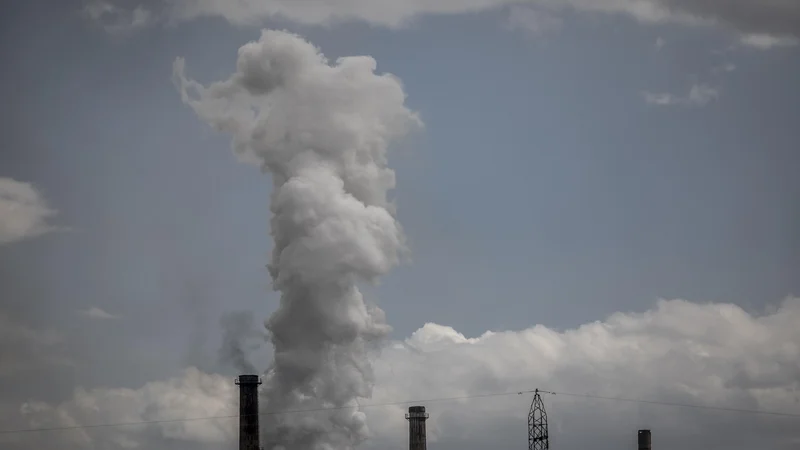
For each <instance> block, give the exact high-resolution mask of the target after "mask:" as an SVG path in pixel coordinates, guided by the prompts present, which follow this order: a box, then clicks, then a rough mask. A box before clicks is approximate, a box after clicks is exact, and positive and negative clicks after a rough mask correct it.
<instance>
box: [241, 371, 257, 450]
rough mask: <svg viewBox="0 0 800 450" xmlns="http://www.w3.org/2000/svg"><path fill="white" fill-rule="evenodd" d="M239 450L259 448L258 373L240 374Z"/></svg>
mask: <svg viewBox="0 0 800 450" xmlns="http://www.w3.org/2000/svg"><path fill="white" fill-rule="evenodd" d="M236 384H237V385H239V450H259V437H258V385H260V384H261V379H260V378H259V377H258V375H239V378H238V379H237V380H236Z"/></svg>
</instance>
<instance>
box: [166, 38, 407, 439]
mask: <svg viewBox="0 0 800 450" xmlns="http://www.w3.org/2000/svg"><path fill="white" fill-rule="evenodd" d="M236 68H237V71H236V72H235V73H234V74H233V75H231V76H230V77H229V78H228V79H227V80H224V81H221V82H216V83H213V84H211V85H209V86H207V87H206V86H202V85H200V84H199V83H197V82H195V81H193V80H190V79H188V78H187V77H186V76H185V75H184V62H183V60H182V59H178V60H177V61H176V62H175V66H174V71H175V80H176V83H177V84H178V86H179V88H180V91H181V94H182V97H183V100H184V102H186V103H187V104H189V105H190V106H192V108H193V109H194V110H195V112H196V113H197V114H198V116H199V117H201V118H202V119H203V120H205V121H206V122H208V123H209V124H211V125H212V126H214V127H215V128H216V129H218V130H220V131H223V132H226V133H230V134H231V135H232V136H233V147H234V150H235V152H236V153H237V154H238V155H239V156H240V157H241V158H242V159H243V160H245V161H248V162H253V163H256V164H258V165H259V166H260V167H261V168H262V170H264V171H268V172H269V173H270V174H271V176H272V180H273V183H274V189H273V193H272V199H271V201H272V202H271V211H272V221H271V226H272V236H273V238H274V241H275V242H274V244H275V245H274V249H273V253H272V261H271V263H270V265H269V271H270V275H271V276H272V279H273V284H274V287H275V289H277V290H279V291H280V292H281V303H280V307H279V309H278V310H277V311H276V312H275V314H273V316H272V317H270V319H269V320H268V321H267V328H268V330H269V332H270V339H271V341H272V344H273V345H274V347H275V352H274V363H273V366H272V368H271V369H270V370H269V371H268V373H267V377H266V380H265V389H264V392H265V394H264V396H265V400H266V401H265V402H263V404H265V405H266V408H268V409H269V410H293V409H307V408H318V407H341V406H351V405H352V406H355V405H356V399H357V398H359V397H370V395H371V392H372V385H373V374H372V369H371V366H370V363H369V359H368V358H367V353H366V352H367V351H368V350H369V348H370V346H371V345H372V344H374V343H375V342H376V341H379V340H380V339H382V338H384V337H385V336H386V334H387V332H388V331H389V330H390V328H389V327H388V325H386V324H385V323H384V318H383V312H382V311H381V310H380V309H378V308H377V307H375V306H368V305H367V304H366V303H365V301H364V299H363V298H362V295H361V292H360V291H359V289H358V287H357V283H358V282H360V281H372V280H374V279H376V277H378V276H380V275H382V274H385V273H386V272H387V271H389V270H390V269H391V268H392V266H394V265H395V264H397V263H398V261H399V258H400V257H401V256H402V253H403V252H404V250H405V245H404V239H403V233H402V230H401V228H400V226H399V224H398V223H397V221H396V220H395V218H394V217H393V208H392V205H391V203H390V202H389V201H388V200H387V192H388V191H389V190H390V189H392V188H393V187H394V184H395V178H394V172H393V171H392V170H391V169H389V168H388V167H387V155H386V152H387V146H388V144H389V142H390V141H391V140H392V139H393V138H397V137H400V136H402V135H404V134H405V133H407V132H408V131H410V130H411V129H412V128H414V127H415V126H418V125H421V122H420V120H419V119H418V117H417V116H416V115H415V114H414V113H413V112H411V111H410V110H409V109H407V108H406V107H405V105H404V102H405V94H404V92H403V88H402V85H401V83H400V82H399V80H398V79H397V78H395V77H393V76H391V75H378V74H376V73H375V69H376V63H375V60H374V59H372V58H370V57H348V58H341V59H339V60H337V61H336V63H335V64H333V65H331V64H329V63H328V61H327V60H326V58H325V57H324V56H323V55H322V54H321V53H320V52H319V51H318V49H317V48H315V47H314V46H313V45H312V44H310V43H308V42H306V41H305V40H303V39H302V38H300V37H299V36H296V35H293V34H289V33H287V32H279V31H264V32H263V33H262V35H261V38H260V39H259V40H258V41H257V42H250V43H248V44H246V45H244V46H243V47H241V48H240V49H239V57H238V61H237V64H236ZM265 419H266V420H265V421H264V422H266V423H265V424H264V430H263V431H264V436H263V438H262V440H263V441H264V443H265V445H266V448H268V449H273V448H274V449H299V448H303V449H332V448H337V449H349V448H353V447H354V446H356V445H358V443H359V442H361V441H362V440H363V439H364V438H365V437H366V436H367V434H368V430H367V427H366V424H365V422H364V415H363V413H361V412H359V411H358V409H357V408H346V409H337V410H331V411H330V412H329V413H328V412H326V413H323V414H317V415H313V416H310V415H302V416H301V415H284V416H274V415H268V416H265Z"/></svg>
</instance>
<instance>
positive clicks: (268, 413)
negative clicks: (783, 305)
mask: <svg viewBox="0 0 800 450" xmlns="http://www.w3.org/2000/svg"><path fill="white" fill-rule="evenodd" d="M534 392H535V390H534V389H531V390H526V391H514V392H496V393H489V394H475V395H462V396H458V397H439V398H427V399H420V400H404V401H395V402H385V403H370V404H366V405H353V406H330V407H322V408H308V409H294V410H283V411H266V412H263V413H259V414H258V415H259V416H274V415H281V414H301V413H312V412H321V411H335V410H341V409H349V408H360V409H363V408H375V407H380V406H398V405H407V404H411V403H435V402H447V401H455V400H471V399H476V398H489V397H504V396H510V395H523V394H531V393H534ZM539 393H542V394H551V395H563V396H567V397H579V398H591V399H597V400H609V401H619V402H629V403H644V404H650V405H659V406H673V407H680V408H694V409H702V410H708V411H720V412H736V413H744V414H761V415H769V416H777V417H787V418H800V414H797V413H787V412H778V411H766V410H760V409H740V408H726V407H721V406H706V405H696V404H689V403H675V402H664V401H657V400H644V399H635V398H624V397H606V396H602V395H592V394H576V393H572V392H560V391H545V390H541V389H539ZM239 417H240V415H239V414H234V415H228V416H206V417H192V418H186V419H168V420H147V421H139V422H117V423H105V424H94V425H75V426H69V427H51V428H28V429H17V430H0V434H16V433H34V432H45V431H67V430H78V429H88V428H109V427H123V426H134V425H155V424H164V423H181V422H196V421H200V420H222V419H236V418H239Z"/></svg>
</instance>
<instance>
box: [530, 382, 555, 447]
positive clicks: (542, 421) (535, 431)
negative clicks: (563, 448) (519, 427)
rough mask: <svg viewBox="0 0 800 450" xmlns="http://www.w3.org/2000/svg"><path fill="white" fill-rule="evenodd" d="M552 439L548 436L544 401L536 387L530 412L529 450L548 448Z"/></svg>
mask: <svg viewBox="0 0 800 450" xmlns="http://www.w3.org/2000/svg"><path fill="white" fill-rule="evenodd" d="M549 448H550V440H549V438H548V436H547V412H546V411H545V410H544V402H542V397H541V396H540V395H539V390H538V389H536V390H535V391H534V395H533V402H531V410H530V412H529V413H528V450H548V449H549Z"/></svg>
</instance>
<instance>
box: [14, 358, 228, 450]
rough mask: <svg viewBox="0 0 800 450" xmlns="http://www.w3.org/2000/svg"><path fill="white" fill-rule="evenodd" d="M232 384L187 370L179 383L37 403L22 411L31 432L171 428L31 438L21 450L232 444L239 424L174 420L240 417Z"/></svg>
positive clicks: (106, 390)
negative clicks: (170, 443)
mask: <svg viewBox="0 0 800 450" xmlns="http://www.w3.org/2000/svg"><path fill="white" fill-rule="evenodd" d="M233 381H234V380H233V379H229V378H227V377H223V376H220V375H209V374H205V373H202V372H200V371H199V370H197V369H194V368H188V369H186V370H184V371H183V373H182V374H180V375H179V376H177V377H174V378H170V379H168V380H165V381H156V382H151V383H148V384H146V385H144V386H143V387H141V388H139V389H123V388H98V389H91V390H86V389H83V388H78V389H76V390H75V392H74V393H73V396H72V398H71V399H70V400H68V401H66V402H64V403H61V404H58V405H51V404H48V403H45V402H39V401H33V400H32V401H29V402H26V403H24V404H22V405H21V406H20V408H19V414H20V415H21V416H22V417H23V418H24V419H25V420H26V422H27V424H28V426H30V427H31V428H50V427H75V426H77V425H81V424H109V423H140V422H154V421H156V422H157V421H165V420H166V421H171V422H164V423H156V424H148V425H128V426H123V427H112V428H97V429H72V430H67V431H63V432H59V433H58V434H52V433H49V434H45V433H43V434H40V435H30V437H29V438H28V439H27V440H26V444H27V445H28V446H27V447H26V446H25V445H23V446H22V447H21V448H34V445H35V446H38V447H39V448H59V449H63V450H71V449H90V448H104V449H124V448H160V447H166V446H165V444H164V443H165V442H167V441H179V442H180V441H190V442H193V443H199V444H218V443H221V442H226V441H231V440H232V439H234V438H235V436H236V430H237V422H236V421H235V420H232V419H227V420H223V419H221V420H216V421H208V420H202V421H196V420H188V421H175V420H181V419H193V418H198V417H219V416H231V415H235V414H236V412H237V411H236V409H237V407H236V406H237V405H236V403H238V402H237V401H236V397H235V388H236V386H235V385H234V383H233ZM156 445H158V446H156Z"/></svg>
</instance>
